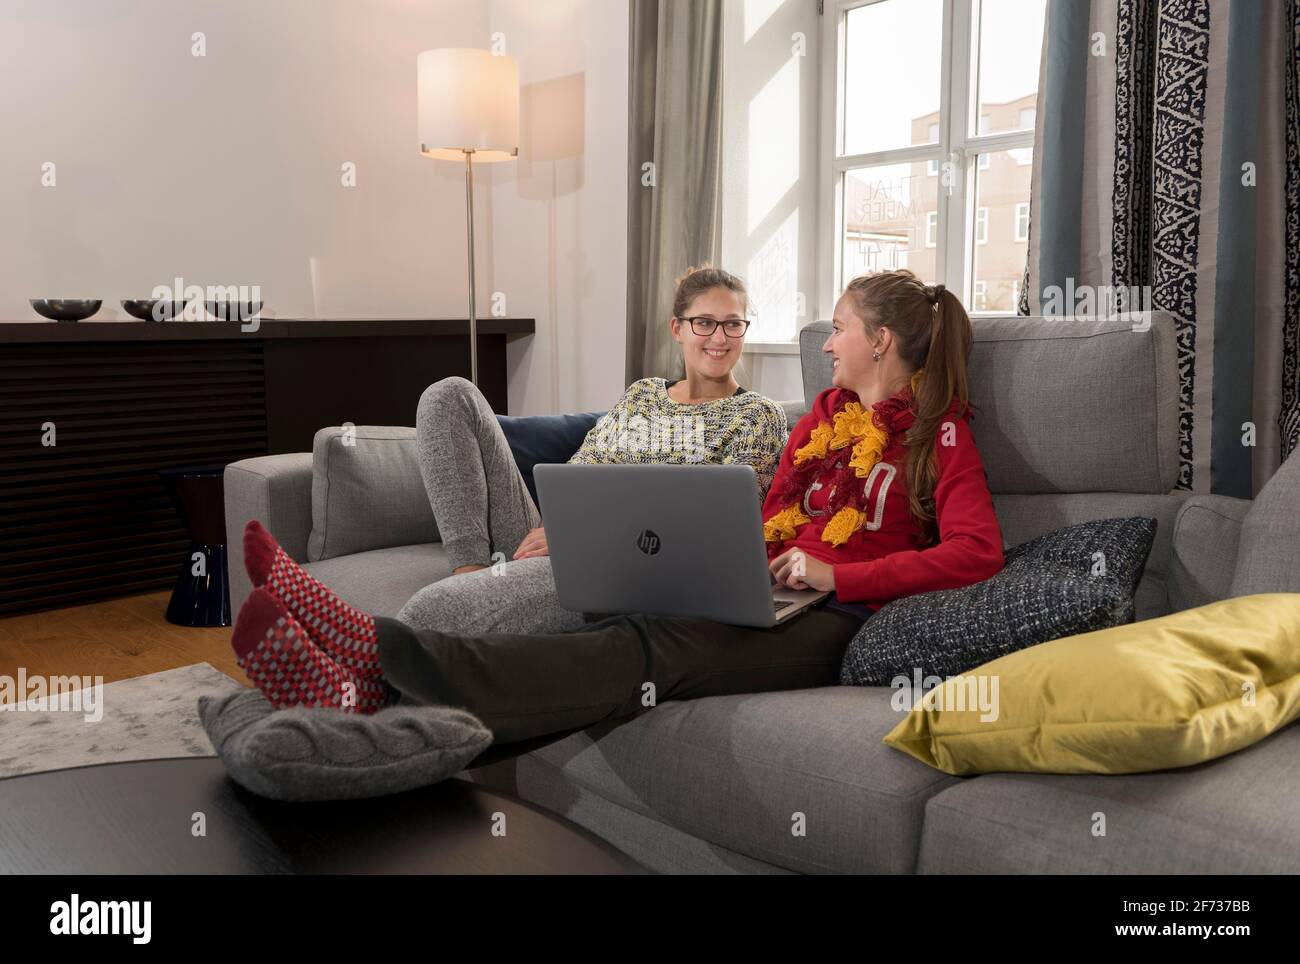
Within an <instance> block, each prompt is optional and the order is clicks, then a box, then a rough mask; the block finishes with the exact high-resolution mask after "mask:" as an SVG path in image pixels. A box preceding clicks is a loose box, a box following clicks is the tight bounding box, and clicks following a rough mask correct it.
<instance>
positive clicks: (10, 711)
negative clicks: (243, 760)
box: [0, 663, 243, 778]
mask: <svg viewBox="0 0 1300 964" xmlns="http://www.w3.org/2000/svg"><path fill="white" fill-rule="evenodd" d="M242 688H243V687H241V685H240V684H239V683H238V682H236V681H235V680H233V679H231V678H230V677H229V676H227V675H226V674H225V673H223V672H221V671H220V670H218V669H215V668H214V667H212V666H210V665H208V664H207V663H195V664H194V665H193V666H182V667H181V668H179V669H169V670H166V671H165V672H162V673H151V674H150V675H148V676H137V677H136V678H135V679H127V680H120V681H119V682H116V683H106V684H105V685H104V687H103V690H102V697H101V699H100V704H99V708H98V709H97V711H96V713H94V714H87V713H84V712H81V711H80V710H78V709H71V708H68V703H67V698H66V697H65V698H64V699H63V703H64V708H61V709H56V710H51V709H50V705H49V704H50V700H49V698H41V699H34V700H31V701H29V702H28V703H26V704H25V705H24V706H23V707H22V708H21V709H15V708H12V704H11V705H10V706H5V707H3V708H2V709H0V778H3V777H12V776H17V775H19V774H22V773H40V772H42V771H45V770H64V769H67V768H68V767H80V766H88V765H90V764H94V763H119V762H122V761H125V760H160V759H165V758H167V757H178V756H216V754H215V753H214V752H213V750H212V744H211V743H210V742H209V741H208V737H207V734H206V733H204V732H203V727H202V725H201V724H200V723H199V712H198V704H199V697H200V696H205V695H212V696H222V695H224V694H226V693H229V692H231V691H232V690H238V689H242ZM57 702H59V701H58V700H56V703H57ZM101 711H102V712H101ZM92 715H93V716H98V717H99V718H98V719H97V720H93V721H92V720H91V719H90V718H88V717H90V716H92Z"/></svg>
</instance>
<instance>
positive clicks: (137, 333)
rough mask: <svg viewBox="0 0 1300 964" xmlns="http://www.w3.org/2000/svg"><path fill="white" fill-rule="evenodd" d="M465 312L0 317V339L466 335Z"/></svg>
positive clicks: (501, 325) (497, 331) (500, 327)
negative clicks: (246, 318) (244, 326)
mask: <svg viewBox="0 0 1300 964" xmlns="http://www.w3.org/2000/svg"><path fill="white" fill-rule="evenodd" d="M476 328H477V330H478V333H479V334H480V335H505V336H506V340H507V341H513V340H514V339H516V338H522V337H524V336H526V335H531V334H533V332H534V331H535V330H536V322H535V321H534V319H532V318H491V317H489V318H480V319H478V321H477V323H476ZM468 334H469V319H465V318H429V319H419V318H375V319H372V320H368V321H366V320H361V321H353V320H345V319H326V318H321V319H317V318H268V319H266V320H261V319H259V320H258V327H257V330H256V331H250V332H245V331H242V330H241V328H240V322H238V321H134V320H132V321H109V320H98V321H97V320H95V319H94V318H89V319H87V320H86V321H78V322H69V321H46V320H44V319H40V318H37V319H33V320H31V321H0V345H2V344H7V343H15V344H21V343H31V342H85V341H90V342H103V341H208V340H211V339H228V338H261V339H271V338H275V339H278V338H381V337H382V338H389V337H402V336H406V337H410V336H412V335H418V336H428V335H468Z"/></svg>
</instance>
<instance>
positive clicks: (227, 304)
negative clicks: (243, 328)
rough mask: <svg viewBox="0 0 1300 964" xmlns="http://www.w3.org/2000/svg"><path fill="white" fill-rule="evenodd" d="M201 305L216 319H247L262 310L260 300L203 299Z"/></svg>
mask: <svg viewBox="0 0 1300 964" xmlns="http://www.w3.org/2000/svg"><path fill="white" fill-rule="evenodd" d="M203 305H204V307H205V308H207V309H208V314H210V315H211V316H212V317H213V318H216V319H217V320H218V321H248V320H250V319H251V318H252V317H253V316H254V315H256V314H257V313H258V312H259V311H261V310H262V302H260V301H244V302H239V301H205V302H204V303H203Z"/></svg>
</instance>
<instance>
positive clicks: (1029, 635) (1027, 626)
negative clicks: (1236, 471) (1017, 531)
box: [840, 518, 1156, 686]
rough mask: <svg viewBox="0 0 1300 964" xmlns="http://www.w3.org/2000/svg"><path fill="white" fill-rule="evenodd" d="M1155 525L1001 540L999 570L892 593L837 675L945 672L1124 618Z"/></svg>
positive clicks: (879, 681) (886, 677) (876, 679)
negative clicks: (969, 582) (945, 585)
mask: <svg viewBox="0 0 1300 964" xmlns="http://www.w3.org/2000/svg"><path fill="white" fill-rule="evenodd" d="M1155 530H1156V521H1155V520H1154V519H1144V518H1131V519H1102V520H1098V521H1094V522H1084V523H1080V524H1079V525H1073V526H1067V527H1066V528H1064V529H1058V530H1057V531H1056V532H1053V533H1049V534H1048V535H1044V536H1039V537H1038V538H1037V539H1033V540H1031V541H1030V542H1027V543H1023V544H1021V545H1018V546H1016V547H1015V548H1013V549H1009V550H1007V551H1006V554H1005V563H1004V565H1003V568H1002V571H1001V572H999V573H998V574H997V575H996V576H993V577H992V578H990V579H985V580H984V581H983V582H978V583H976V584H975V585H973V586H964V587H962V588H960V589H943V590H939V591H936V592H926V593H919V594H918V595H915V596H908V597H906V598H903V599H896V600H894V601H893V602H891V603H889V604H887V605H885V606H883V607H881V609H880V610H879V611H878V612H877V613H876V614H875V615H874V616H872V617H871V619H869V620H867V621H866V622H865V623H864V624H863V626H862V629H860V630H859V631H858V634H857V636H855V637H854V638H853V641H852V642H851V643H849V647H848V649H847V650H846V651H845V653H844V665H843V667H842V668H841V671H840V682H841V683H843V684H844V685H845V686H889V685H890V684H891V682H892V681H893V680H894V679H895V678H897V677H902V678H903V679H905V680H908V681H910V680H911V679H912V678H913V674H914V673H917V674H919V675H920V676H921V678H922V679H924V678H925V677H930V676H937V677H941V678H942V677H946V676H953V675H956V674H958V673H964V672H966V671H967V670H969V669H973V668H975V667H976V666H980V665H982V664H984V663H987V662H989V661H990V660H993V659H997V658H998V657H999V656H1004V655H1006V654H1007V653H1012V652H1015V651H1016V650H1018V649H1024V648H1025V647H1028V646H1033V645H1036V644H1037V643H1044V642H1047V641H1048V640H1050V639H1059V638H1060V637H1062V636H1071V635H1074V634H1075V633H1083V632H1088V631H1090V630H1094V629H1103V628H1105V627H1107V626H1116V625H1119V624H1120V623H1127V622H1132V621H1133V593H1134V590H1135V589H1136V588H1137V583H1138V578H1139V577H1140V576H1141V574H1142V567H1143V565H1144V564H1145V563H1146V558H1147V554H1148V553H1149V552H1150V551H1151V541H1152V538H1153V537H1154V536H1155ZM1098 554H1100V555H1098ZM1098 560H1100V562H1099V561H1098ZM1101 563H1104V571H1103V572H1098V567H1099V566H1100V565H1101Z"/></svg>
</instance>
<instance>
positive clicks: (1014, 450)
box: [799, 312, 1178, 494]
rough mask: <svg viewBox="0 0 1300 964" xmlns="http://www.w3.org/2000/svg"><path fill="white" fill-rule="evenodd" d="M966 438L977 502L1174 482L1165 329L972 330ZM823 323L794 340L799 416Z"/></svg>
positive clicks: (1160, 320)
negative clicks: (984, 485) (975, 461)
mask: <svg viewBox="0 0 1300 964" xmlns="http://www.w3.org/2000/svg"><path fill="white" fill-rule="evenodd" d="M971 325H972V328H973V329H974V344H973V345H972V348H971V356H970V366H969V368H970V397H971V401H972V402H973V403H974V405H975V418H974V420H973V421H972V422H971V430H972V431H973V432H974V433H975V441H976V442H977V443H978V444H979V449H980V457H981V458H982V460H983V462H984V468H985V470H986V471H987V473H988V481H989V491H991V492H995V493H1002V492H1017V493H1037V492H1146V493H1153V494H1163V493H1167V492H1169V490H1170V489H1172V488H1173V487H1174V484H1175V483H1176V482H1177V479H1178V370H1177V366H1176V363H1175V351H1174V325H1173V319H1172V317H1170V316H1169V315H1168V314H1167V313H1165V312H1154V313H1152V316H1151V323H1150V326H1149V327H1148V328H1146V329H1144V330H1135V329H1134V326H1133V325H1132V323H1130V322H1127V321H1121V320H1110V319H1073V318H1070V319H1061V318H1042V317H1030V318H977V319H974V320H972V322H971ZM830 330H831V329H830V324H829V323H828V322H822V321H819V322H815V323H814V324H811V325H808V326H806V327H805V328H804V329H803V330H802V331H801V332H800V338H799V341H800V350H801V355H802V361H803V377H804V393H805V395H806V396H807V398H806V401H807V403H808V405H809V407H811V405H812V399H813V398H815V397H816V395H817V393H818V392H820V391H822V390H823V389H824V388H827V387H828V386H829V385H830V380H831V371H830V356H828V355H825V354H823V353H822V352H821V346H822V345H823V344H824V343H825V341H826V338H827V336H828V335H829V334H830ZM1101 386H1104V390H1100V387H1101Z"/></svg>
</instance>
